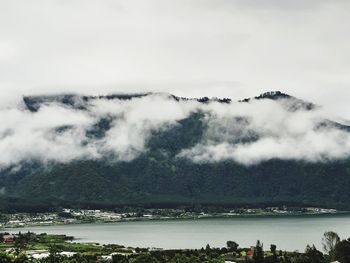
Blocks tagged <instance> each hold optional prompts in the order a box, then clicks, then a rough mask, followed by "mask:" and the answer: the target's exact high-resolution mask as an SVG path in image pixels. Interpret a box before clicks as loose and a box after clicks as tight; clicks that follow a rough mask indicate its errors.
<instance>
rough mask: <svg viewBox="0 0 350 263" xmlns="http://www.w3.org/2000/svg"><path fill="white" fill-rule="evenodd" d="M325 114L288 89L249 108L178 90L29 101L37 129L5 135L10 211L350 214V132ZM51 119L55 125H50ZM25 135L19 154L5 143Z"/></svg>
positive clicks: (1, 188)
mask: <svg viewBox="0 0 350 263" xmlns="http://www.w3.org/2000/svg"><path fill="white" fill-rule="evenodd" d="M135 105H136V106H135ZM178 105H181V106H178ZM319 108H320V107H318V106H316V105H314V104H312V103H309V102H304V101H302V100H299V99H296V98H294V97H291V96H289V95H287V94H283V93H280V92H273V93H266V94H263V95H260V96H258V97H255V98H252V99H245V100H241V101H239V102H232V101H231V100H230V99H208V98H201V99H186V98H180V97H176V96H173V95H168V94H138V95H109V96H80V95H60V96H36V97H24V98H23V102H22V103H21V104H20V105H19V106H18V109H17V110H18V111H19V112H20V113H21V114H23V116H25V117H23V123H26V121H27V119H28V118H30V121H28V123H29V124H28V126H25V127H22V128H18V129H23V131H22V130H20V131H17V128H16V127H15V126H14V127H10V124H7V123H9V121H5V124H4V125H5V126H6V125H8V126H9V127H10V128H8V129H7V130H8V131H7V133H5V132H2V133H0V135H1V136H0V149H1V150H2V151H3V153H5V154H4V156H5V157H3V160H2V162H0V164H1V171H0V177H1V180H0V192H1V199H0V206H1V207H2V209H4V210H21V209H29V210H30V209H32V208H33V207H34V208H35V209H41V208H42V209H46V208H47V207H59V206H75V207H79V206H81V207H82V206H84V207H87V206H90V207H106V206H108V207H113V206H118V205H140V204H141V205H148V206H164V207H166V206H172V207H174V206H179V205H193V204H203V205H207V204H215V205H228V206H244V205H252V206H256V205H284V204H286V205H295V206H307V205H314V206H323V207H324V206H326V207H336V208H343V209H348V208H350V158H349V152H348V151H349V150H348V146H349V145H350V144H349V142H350V139H349V138H350V135H349V134H348V133H349V127H348V126H346V125H343V124H340V123H338V122H335V121H332V120H329V119H328V118H327V117H326V116H325V117H323V115H322V112H321V113H320V109H319ZM57 112H59V113H60V114H61V115H59V114H58V113H57ZM18 114H19V113H18ZM40 114H43V116H47V115H48V114H52V119H53V120H52V121H50V120H49V121H43V122H41V121H39V120H41V119H40V118H39V117H40ZM73 114H75V115H74V117H71V119H70V117H69V116H71V115H72V116H73ZM21 116H22V115H21ZM62 116H67V118H62ZM140 116H142V117H140ZM60 118H62V121H56V120H57V119H60ZM54 120H55V121H54ZM51 122H53V123H52V124H51ZM33 123H40V124H36V125H34V124H33ZM48 123H49V124H48ZM23 125H24V124H23ZM33 125H34V126H33ZM11 129H12V130H11ZM39 131H40V132H42V133H38V132H39ZM17 133H23V134H27V135H28V136H29V137H28V138H26V140H24V141H22V142H21V145H18V146H16V147H17V148H15V146H8V145H9V144H8V145H7V146H6V147H7V148H5V147H4V146H3V145H2V146H1V143H2V144H5V142H6V141H7V140H10V139H11V138H12V137H13V136H16V134H17ZM37 133H38V134H37ZM11 136H12V137H11ZM31 136H33V138H31ZM43 138H44V139H45V141H44V139H43ZM72 138H73V139H72ZM13 139H14V140H15V139H16V138H13ZM71 139H72V140H71ZM31 140H33V143H29V142H27V141H31ZM11 145H12V144H11ZM11 147H12V148H11ZM6 150H7V151H8V153H7V152H6ZM23 152H24V153H25V154H26V155H24V154H23V156H22V155H21V154H22V153H23ZM11 154H12V155H11ZM31 207H32V208H31Z"/></svg>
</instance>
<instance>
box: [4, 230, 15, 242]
mask: <svg viewBox="0 0 350 263" xmlns="http://www.w3.org/2000/svg"><path fill="white" fill-rule="evenodd" d="M1 235H2V242H3V243H13V241H14V239H15V237H14V236H13V235H12V234H10V233H8V232H5V233H2V234H1Z"/></svg>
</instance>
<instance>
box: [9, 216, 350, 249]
mask: <svg viewBox="0 0 350 263" xmlns="http://www.w3.org/2000/svg"><path fill="white" fill-rule="evenodd" d="M8 230H9V231H11V232H18V231H22V232H24V231H33V232H36V233H50V234H67V235H71V236H74V237H76V238H77V239H78V240H79V242H98V243H101V244H111V243H114V244H122V245H126V246H133V247H137V246H138V247H161V248H201V247H204V246H205V245H206V244H210V245H211V246H215V247H222V246H225V244H226V241H227V240H234V241H236V242H238V244H240V246H241V247H248V246H250V245H253V244H255V242H256V240H257V239H260V240H261V241H262V242H263V243H264V244H265V247H269V246H270V244H271V243H273V244H276V245H277V247H278V248H279V249H283V250H290V251H292V250H299V251H304V249H305V246H306V245H307V244H315V245H316V246H317V247H318V248H319V249H321V238H322V235H323V233H324V232H325V231H329V230H332V231H335V232H337V233H338V234H339V235H340V237H341V238H348V237H350V215H327V216H326V215H323V216H298V217H289V216H283V217H239V218H222V219H200V220H169V221H139V222H120V223H110V224H82V225H59V226H41V227H26V228H18V229H8Z"/></svg>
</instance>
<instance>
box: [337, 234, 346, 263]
mask: <svg viewBox="0 0 350 263" xmlns="http://www.w3.org/2000/svg"><path fill="white" fill-rule="evenodd" d="M334 258H335V259H336V260H338V261H339V262H341V263H350V238H349V239H347V240H342V241H340V242H338V243H337V245H336V246H335V249H334Z"/></svg>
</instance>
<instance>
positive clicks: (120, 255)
mask: <svg viewBox="0 0 350 263" xmlns="http://www.w3.org/2000/svg"><path fill="white" fill-rule="evenodd" d="M1 235H2V238H3V240H4V242H3V243H2V244H1V245H0V263H10V262H17V263H21V262H35V263H60V262H62V263H76V262H83V263H85V262H86V263H90V262H91V263H92V262H112V263H114V262H115V263H200V262H204V263H224V262H237V263H238V262H252V263H328V262H333V261H336V260H337V261H339V262H340V263H350V238H349V239H347V240H340V238H339V236H338V235H337V234H336V233H334V232H326V233H325V234H324V236H323V239H322V240H323V251H324V253H322V252H321V251H319V250H317V249H316V247H315V246H307V247H306V250H305V252H303V253H300V252H286V251H281V250H278V248H277V247H276V246H275V245H273V244H271V245H270V247H269V248H268V249H265V250H264V246H263V244H262V243H261V242H260V241H257V242H256V245H255V246H253V247H251V248H240V247H239V244H237V243H236V242H234V241H227V246H226V247H223V248H212V247H210V246H209V245H207V246H206V247H205V248H201V249H184V250H162V249H148V248H130V247H129V248H126V247H124V246H119V245H99V244H81V243H75V242H73V241H74V240H73V237H69V236H66V235H47V234H35V233H30V232H28V233H18V234H16V235H13V236H12V235H11V234H9V233H2V234H1ZM10 237H11V238H10ZM12 238H13V239H12Z"/></svg>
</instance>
